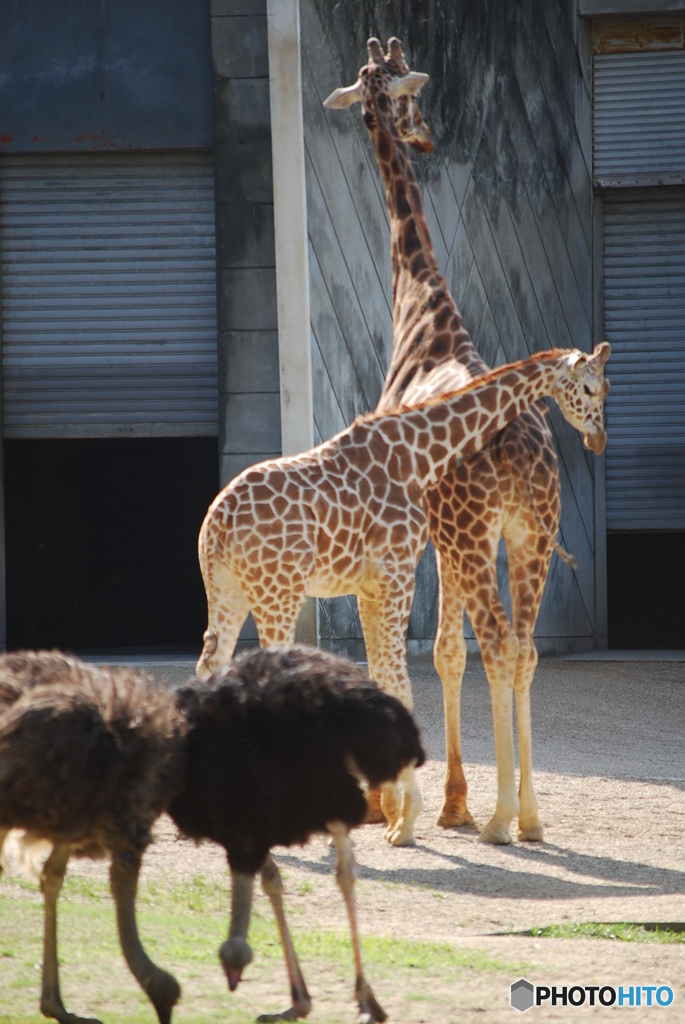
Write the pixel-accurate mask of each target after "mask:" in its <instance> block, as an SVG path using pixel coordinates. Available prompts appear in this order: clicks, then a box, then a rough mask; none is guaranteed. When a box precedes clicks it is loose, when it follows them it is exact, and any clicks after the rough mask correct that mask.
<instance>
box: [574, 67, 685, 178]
mask: <svg viewBox="0 0 685 1024" xmlns="http://www.w3.org/2000/svg"><path fill="white" fill-rule="evenodd" d="M593 70H594V82H593V125H594V136H593V138H594V178H595V184H596V185H597V186H599V187H604V188H610V187H613V186H631V185H646V184H647V185H648V184H654V185H659V184H680V183H683V182H685V131H683V126H684V125H685V50H674V51H670V50H668V51H665V52H659V51H651V52H646V53H606V54H595V56H594V60H593Z"/></svg>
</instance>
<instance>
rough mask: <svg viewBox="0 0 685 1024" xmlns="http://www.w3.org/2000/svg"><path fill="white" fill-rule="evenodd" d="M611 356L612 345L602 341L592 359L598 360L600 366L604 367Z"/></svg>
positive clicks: (596, 347)
mask: <svg viewBox="0 0 685 1024" xmlns="http://www.w3.org/2000/svg"><path fill="white" fill-rule="evenodd" d="M610 355H611V345H610V344H609V342H608V341H600V343H599V345H596V346H595V351H594V352H593V353H592V358H593V359H596V360H597V361H598V363H599V365H600V366H604V365H605V364H606V361H607V359H608V358H609V356H610Z"/></svg>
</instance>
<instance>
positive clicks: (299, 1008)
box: [257, 999, 312, 1024]
mask: <svg viewBox="0 0 685 1024" xmlns="http://www.w3.org/2000/svg"><path fill="white" fill-rule="evenodd" d="M311 1008H312V1003H311V1000H310V999H295V1001H294V1003H293V1005H292V1006H291V1007H290V1009H289V1010H283V1012H282V1013H260V1015H259V1016H258V1017H257V1021H258V1024H269V1022H271V1021H277V1020H301V1019H302V1018H303V1017H306V1016H307V1015H308V1014H309V1011H310V1010H311Z"/></svg>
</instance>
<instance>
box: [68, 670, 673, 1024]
mask: <svg viewBox="0 0 685 1024" xmlns="http://www.w3.org/2000/svg"><path fill="white" fill-rule="evenodd" d="M147 667H150V668H152V670H153V671H156V672H158V673H159V674H163V675H165V676H166V677H167V678H170V679H171V681H172V682H174V681H177V680H178V679H181V678H185V677H186V676H187V674H188V668H189V666H188V665H155V666H147ZM411 671H412V679H413V682H414V690H415V700H416V714H417V717H418V720H419V722H420V724H421V728H422V734H423V739H424V744H425V746H426V748H427V750H428V752H429V761H428V764H427V765H426V766H425V767H424V768H423V769H421V773H420V778H421V784H422V790H423V795H424V800H425V807H424V810H423V812H422V814H421V816H420V818H419V820H418V822H417V826H418V827H417V833H416V838H417V841H416V845H415V846H414V847H411V848H403V849H394V848H392V847H390V846H388V844H387V843H386V842H385V841H384V839H383V834H382V832H383V830H382V827H380V826H365V827H364V828H361V829H359V830H357V831H356V832H355V844H356V845H355V852H356V856H357V859H358V862H359V868H360V873H359V883H358V887H357V891H358V898H359V908H360V927H361V932H362V937H363V936H364V934H365V933H367V934H368V933H374V934H386V935H389V936H394V937H408V938H418V939H425V940H431V941H439V942H445V943H450V944H452V945H454V946H455V947H457V948H458V949H460V950H464V951H471V952H473V951H476V950H477V951H481V952H482V953H483V954H484V955H485V956H486V957H489V958H492V959H493V960H498V961H504V962H505V964H510V965H511V970H510V971H508V970H507V968H506V966H505V968H504V969H500V970H498V971H495V972H494V973H488V972H487V971H485V972H484V971H482V970H468V969H467V970H463V971H461V972H456V971H455V976H452V977H444V978H435V977H430V979H429V980H428V982H427V983H426V991H425V994H424V995H425V998H423V999H422V998H421V997H420V996H418V997H417V996H416V995H414V996H413V997H412V999H411V1001H408V1000H407V998H406V996H407V990H408V989H409V988H411V990H412V992H414V993H415V992H416V990H417V980H416V977H415V976H412V977H410V976H409V972H404V973H403V972H402V971H401V970H398V971H396V972H395V973H394V974H392V975H391V978H392V982H391V983H389V982H388V978H387V977H386V978H385V979H384V982H383V985H382V986H381V985H379V984H376V985H375V990H376V995H377V996H378V997H379V1000H380V1001H381V1003H382V1004H383V1005H384V1008H385V1009H386V1011H387V1012H388V1013H389V1016H390V1019H391V1020H394V1021H403V1022H404V1024H420V1022H423V1021H426V1022H428V1021H431V1022H432V1024H438V1022H446V1024H451V1022H457V1021H460V1022H461V1021H471V1020H473V1021H476V1020H477V1021H479V1022H482V1024H495V1022H499V1021H501V1020H507V1019H510V1020H516V1019H517V1017H518V1014H517V1011H515V1010H513V1009H512V1008H511V1006H510V984H511V983H512V982H514V981H516V980H517V978H518V977H520V976H523V977H525V978H526V979H527V980H528V981H530V982H532V983H533V984H535V985H547V986H553V985H555V986H558V987H560V986H563V985H567V986H572V985H582V986H588V985H599V986H607V985H610V986H614V987H616V988H617V987H618V986H619V985H622V986H624V988H626V987H627V986H630V985H639V986H646V985H669V986H670V987H671V988H672V989H673V991H674V994H675V999H674V1002H673V1004H672V1005H671V1006H670V1007H666V1008H661V1007H645V1006H642V1007H641V1008H631V1009H630V1015H629V1017H628V1019H629V1020H630V1021H631V1022H637V1021H640V1022H641V1021H652V1020H655V1019H656V1020H664V1021H683V1020H685V945H682V944H681V945H658V944H651V943H650V944H638V943H633V942H631V943H626V942H618V941H613V942H612V941H608V940H597V939H549V938H545V939H543V938H539V937H531V936H530V935H525V934H521V933H524V932H526V931H527V930H529V929H531V928H533V927H538V926H545V925H550V924H568V923H574V922H586V921H593V922H617V921H628V922H638V923H643V922H648V923H655V922H662V923H671V924H677V925H679V926H680V927H681V928H682V927H684V926H683V922H685V800H684V792H683V791H684V789H685V664H684V663H681V662H678V661H652V660H643V661H637V660H633V661H608V660H602V661H590V660H562V659H556V658H554V659H546V660H545V659H543V660H542V661H541V662H540V665H539V667H538V671H537V675H536V681H535V685H534V690H533V695H532V707H533V738H534V768H535V783H536V791H537V795H538V800H539V804H540V811H541V818H542V821H543V823H544V827H545V841H544V842H542V843H537V844H522V843H517V842H516V841H515V840H514V842H512V844H511V845H510V846H506V847H493V846H487V845H484V844H481V843H479V842H478V833H477V830H476V829H473V828H472V829H461V830H447V831H446V830H443V829H441V828H438V827H437V825H436V824H435V821H436V818H437V815H438V811H439V809H440V805H441V798H442V783H443V776H444V767H445V766H444V740H443V723H442V704H441V689H440V684H439V681H438V678H437V676H436V674H435V672H434V670H433V668H432V664H431V662H430V659H429V658H427V657H423V656H422V657H420V658H414V659H413V660H412V664H411ZM462 707H463V712H462V729H463V750H464V759H465V762H466V771H467V778H468V781H469V806H470V809H471V812H472V813H473V815H474V817H475V819H476V821H477V823H478V825H480V826H482V825H483V824H484V823H485V822H486V821H487V819H488V818H489V817H490V814H491V813H492V810H493V808H494V803H495V794H496V781H495V769H494V754H493V742H492V729H491V718H490V706H489V695H488V688H487V682H486V680H485V675H484V673H483V669H482V666H481V664H480V661H479V660H478V659H475V658H474V659H470V660H469V663H468V667H467V673H466V678H465V681H464V689H463V698H462ZM514 831H515V830H514V829H512V832H514ZM276 856H277V861H278V863H279V865H280V867H281V869H282V871H283V873H284V876H285V878H286V886H287V900H288V904H287V905H288V907H291V908H293V912H294V913H296V918H295V923H296V926H297V928H299V929H303V928H304V929H306V928H307V925H308V923H309V922H311V925H312V927H314V926H316V927H322V926H323V927H331V928H336V929H340V930H344V929H346V927H347V924H346V918H345V914H344V910H343V907H342V901H341V899H340V897H339V894H338V892H337V889H336V887H335V882H334V878H333V873H332V863H333V855H332V852H331V851H330V850H329V848H328V846H327V844H326V842H325V841H324V839H323V838H316V839H314V840H313V841H312V842H311V843H310V844H309V845H307V846H306V847H304V848H296V849H290V850H278V851H276ZM92 869H93V866H92V865H87V864H84V863H80V864H75V865H74V869H73V870H77V871H88V870H92ZM70 870H71V869H70ZM225 870H226V868H225V861H224V859H223V856H222V854H221V853H220V851H219V850H218V849H216V848H213V847H211V846H209V845H203V846H202V847H200V849H196V848H195V847H193V846H191V845H189V844H187V843H182V842H178V841H177V840H176V838H175V835H174V831H173V827H172V826H171V824H170V823H169V821H168V820H167V819H163V820H162V822H161V823H160V825H159V829H158V842H157V843H156V844H155V845H154V846H153V847H152V848H151V849H150V850H149V851H148V854H147V856H146V864H145V868H144V871H145V873H146V874H150V875H154V874H155V873H160V872H161V873H164V875H165V876H166V877H171V876H173V875H174V874H175V873H178V875H179V876H187V875H188V873H189V872H190V873H198V872H202V873H205V874H208V875H211V874H212V872H218V873H219V872H220V873H221V874H222V875H224V874H225ZM255 952H256V958H257V957H258V955H259V951H258V950H256V951H255ZM255 963H256V960H255ZM253 966H254V965H253ZM251 969H252V968H250V970H251ZM304 969H305V974H306V976H307V977H308V982H309V983H310V989H311V991H312V994H313V996H314V999H315V1005H314V1009H313V1010H312V1014H311V1016H310V1018H309V1019H310V1020H311V1021H316V1019H317V1015H318V1014H317V1008H318V1010H319V1012H321V1007H328V1009H329V1010H330V1006H331V1003H337V1002H338V1001H340V1002H339V1005H340V1006H341V1007H342V1008H344V1009H348V1007H349V1008H350V1009H349V1012H348V1013H347V1016H346V1017H345V1018H344V1019H350V1020H353V1019H354V1010H353V1008H351V1004H350V1001H349V996H350V993H349V991H348V992H345V991H342V989H341V990H340V991H338V989H339V988H340V985H339V983H338V982H331V985H330V986H329V984H328V979H325V978H314V977H310V976H309V975H308V972H307V969H306V967H305V968H304ZM351 973H352V970H351V967H350V976H351ZM370 980H371V981H372V982H373V978H371V979H370ZM253 985H254V987H253V988H252V990H251V993H250V1001H251V1003H252V1005H253V1006H255V1005H257V1008H258V1009H259V1008H261V1009H264V1008H266V1005H269V1006H271V1007H272V1008H274V1009H275V1008H276V1007H275V1006H274V999H278V998H279V997H280V995H281V994H282V995H283V996H284V997H285V995H286V983H285V976H284V975H283V977H281V976H280V975H278V974H274V975H273V976H271V977H267V978H265V979H264V980H263V981H261V982H258V981H257V980H255V981H253ZM350 985H351V977H350ZM418 990H419V992H420V990H421V986H420V985H419V986H418ZM446 994H447V998H445V996H446ZM257 1000H263V1003H262V1004H261V1005H260V1004H259V1003H258V1002H256V1001H257ZM436 1007H437V1008H438V1009H436ZM616 1012H617V1007H614V1008H603V1007H600V1006H595V1007H590V1006H588V1005H585V1006H583V1007H579V1008H576V1009H572V1008H564V1007H562V1006H557V1007H556V1008H550V1007H549V1006H547V1007H540V1008H537V1007H536V1008H534V1009H533V1010H531V1012H530V1018H529V1019H530V1020H533V1021H535V1020H536V1021H555V1020H567V1021H577V1020H585V1019H595V1018H597V1017H602V1018H605V1017H609V1015H612V1016H611V1019H614V1017H615V1014H616ZM436 1013H437V1016H436Z"/></svg>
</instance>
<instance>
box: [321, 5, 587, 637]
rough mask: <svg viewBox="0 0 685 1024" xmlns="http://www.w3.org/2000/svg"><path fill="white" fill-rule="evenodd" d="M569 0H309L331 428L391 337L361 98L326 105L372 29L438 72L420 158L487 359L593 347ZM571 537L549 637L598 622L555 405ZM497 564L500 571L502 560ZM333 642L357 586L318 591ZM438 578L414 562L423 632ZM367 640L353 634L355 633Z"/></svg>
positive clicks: (324, 394)
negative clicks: (346, 106)
mask: <svg viewBox="0 0 685 1024" xmlns="http://www.w3.org/2000/svg"><path fill="white" fill-rule="evenodd" d="M575 7H576V5H575V0H520V2H518V3H516V4H512V3H510V2H509V0H489V2H488V0H479V2H470V0H451V2H449V3H448V2H440V0H433V2H425V3H421V4H416V3H411V2H409V0H405V2H402V0H388V2H386V0H342V2H341V0H302V4H301V12H302V35H303V79H304V88H305V141H306V149H307V160H308V163H307V174H308V180H307V188H308V199H309V208H308V215H309V233H310V258H311V280H312V332H313V344H314V352H315V367H316V370H315V374H316V378H315V384H316V386H315V396H316V399H315V400H316V405H315V419H316V426H317V430H318V432H319V434H320V435H321V436H322V437H325V436H330V434H332V433H333V432H334V431H335V430H337V429H339V428H340V427H341V426H343V425H344V424H345V423H348V422H349V421H350V419H351V418H352V417H353V416H354V415H355V414H356V413H357V412H359V411H361V410H363V409H368V408H372V407H373V405H374V404H375V402H376V400H377V397H378V394H379V391H380V388H381V383H382V375H383V373H384V372H385V368H386V366H387V362H388V356H389V351H390V345H391V330H392V325H391V315H390V305H389V303H390V257H389V238H388V228H387V215H386V212H385V203H384V197H383V192H382V186H381V183H380V177H379V174H378V171H377V167H376V163H375V158H374V155H373V150H372V148H371V144H370V141H369V139H368V136H367V132H366V129H365V128H364V125H363V123H362V121H361V117H360V113H359V108H353V109H352V110H348V111H342V112H340V111H331V112H326V111H324V110H323V109H322V106H321V104H322V101H323V99H324V98H325V97H326V95H327V94H328V93H329V92H330V91H331V90H332V89H333V88H335V87H336V86H338V85H341V84H349V83H351V82H353V81H354V80H355V78H356V76H357V71H358V69H359V67H360V65H361V64H362V63H364V61H365V41H366V38H367V37H368V36H369V35H377V36H379V37H380V38H381V39H382V40H383V41H384V42H385V40H386V39H387V38H388V36H390V35H393V34H394V35H398V36H400V38H401V39H402V41H403V44H404V48H405V51H406V53H407V55H408V58H409V61H410V63H411V65H412V66H413V67H415V68H416V69H417V70H422V71H427V72H429V74H430V76H431V81H430V83H429V85H428V87H427V88H426V89H425V90H424V93H423V94H422V109H423V111H424V114H425V116H426V118H427V120H428V122H429V123H430V125H431V127H432V130H433V133H434V138H435V141H436V146H435V149H434V151H433V153H432V154H431V155H430V156H429V157H425V158H417V159H416V160H415V166H416V168H417V174H418V175H419V178H420V181H421V183H422V186H423V195H424V204H425V211H426V217H427V220H428V224H429V228H430V231H431V234H432V237H433V241H434V245H435V249H436V253H437V257H438V261H439V264H440V265H441V267H442V268H443V269H444V272H445V276H446V278H447V282H448V284H449V286H450V287H451V289H452V293H453V295H454V297H455V299H456V301H457V303H458V305H459V306H460V309H461V311H462V313H463V316H464V319H465V321H466V324H467V326H468V327H469V330H470V331H471V334H472V337H473V339H474V341H475V343H476V345H477V347H478V348H479V350H480V352H481V353H482V354H483V356H484V358H485V359H486V360H487V361H488V362H490V363H492V364H496V363H501V362H505V361H508V360H511V359H517V358H521V357H524V356H526V355H527V354H529V353H531V352H534V351H537V350H540V349H545V348H549V347H552V346H555V345H560V346H577V347H580V348H583V349H586V350H589V349H590V348H591V347H592V343H593V326H592V295H593V292H592V183H591V152H590V143H591V105H590V82H589V59H590V45H589V30H588V29H587V28H586V26H584V25H583V23H582V22H579V21H578V19H577V17H576V10H575ZM552 423H553V427H554V431H555V434H556V440H557V450H558V453H559V460H560V467H561V475H562V488H563V495H562V496H563V516H562V539H563V542H564V543H565V545H566V546H567V548H568V549H569V550H571V551H572V552H573V553H574V554H575V555H576V557H577V558H578V560H579V562H580V569H579V571H578V572H577V573H575V574H574V573H572V572H571V570H569V569H568V568H566V567H565V566H563V565H562V564H561V562H560V561H559V560H557V559H555V560H554V561H553V564H552V568H551V572H550V577H549V580H548V584H547V589H546V593H545V597H544V600H543V605H542V609H541V614H540V618H539V621H538V629H537V635H538V643H539V647H540V648H541V649H542V650H545V649H550V648H554V649H556V650H562V649H565V648H570V647H574V646H589V645H591V644H592V642H593V639H595V638H596V623H597V615H596V610H595V552H594V544H595V541H594V538H595V521H594V517H595V493H594V469H595V466H594V462H593V458H594V457H592V456H589V455H588V454H586V452H585V451H584V449H583V448H582V444H581V439H580V437H579V435H578V434H576V433H575V432H574V431H572V430H571V429H570V428H569V427H568V426H567V424H566V423H565V422H564V421H563V420H562V418H561V417H560V415H559V414H558V412H557V410H556V407H554V408H553V410H552ZM500 573H501V578H502V581H503V582H504V581H505V580H506V563H505V560H504V558H503V557H502V559H501V565H500ZM322 611H323V615H322V624H323V627H324V640H326V639H328V641H329V642H331V643H333V644H335V645H338V646H343V647H345V648H346V649H348V650H349V649H354V647H355V643H354V642H350V641H349V640H348V638H349V637H359V636H360V630H359V625H358V621H357V619H356V610H355V606H354V601H352V600H348V599H343V600H340V601H337V602H323V603H322ZM435 624H436V583H435V577H434V572H433V570H432V567H431V565H430V559H428V560H426V559H424V561H423V562H422V564H421V566H420V569H419V583H418V587H417V595H416V599H415V602H414V610H413V613H412V621H411V626H410V641H414V642H415V643H418V644H419V645H427V644H428V643H429V642H430V640H431V639H432V637H433V635H434V631H435ZM356 646H358V643H357V644H356Z"/></svg>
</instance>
